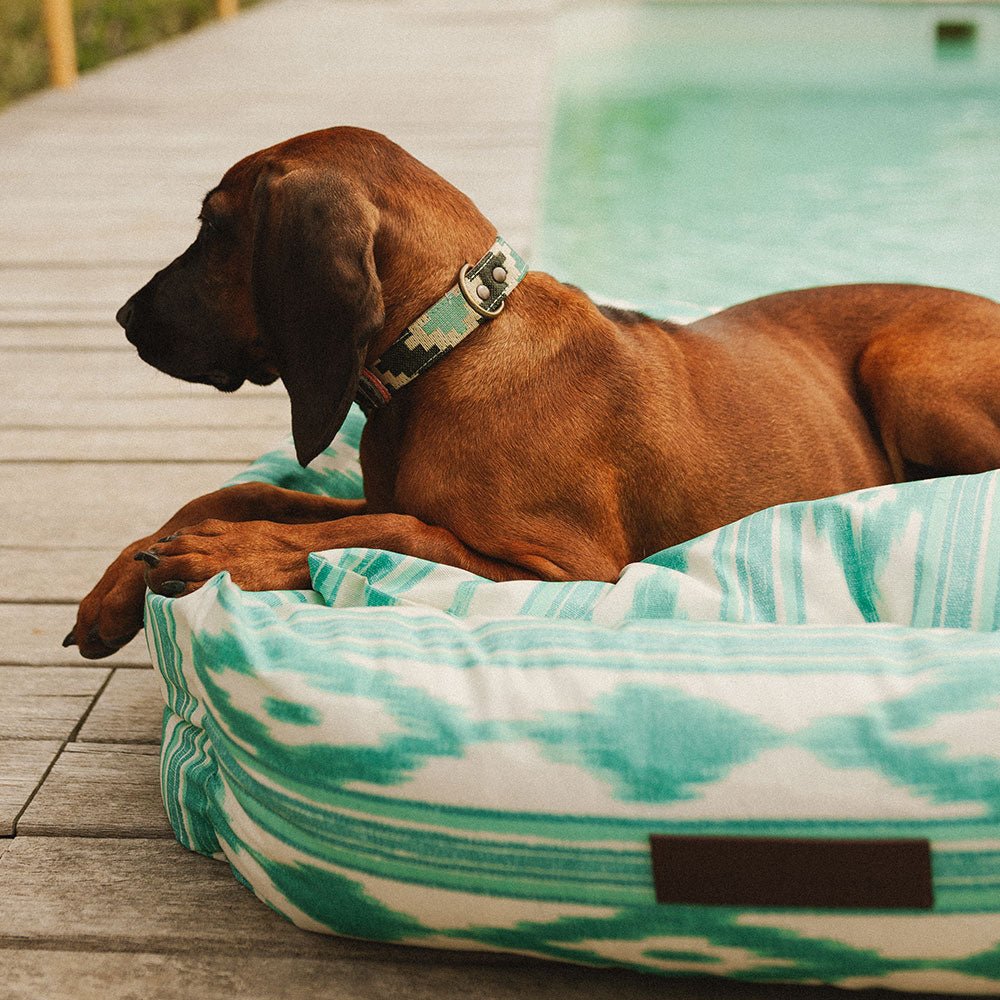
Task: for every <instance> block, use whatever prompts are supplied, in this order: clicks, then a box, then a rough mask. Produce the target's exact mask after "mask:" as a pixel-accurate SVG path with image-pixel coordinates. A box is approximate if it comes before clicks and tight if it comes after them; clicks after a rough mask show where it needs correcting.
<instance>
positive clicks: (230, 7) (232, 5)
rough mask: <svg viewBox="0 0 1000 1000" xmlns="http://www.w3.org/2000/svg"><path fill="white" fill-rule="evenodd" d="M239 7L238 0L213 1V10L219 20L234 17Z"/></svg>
mask: <svg viewBox="0 0 1000 1000" xmlns="http://www.w3.org/2000/svg"><path fill="white" fill-rule="evenodd" d="M239 7H240V2H239V0H215V9H216V10H217V11H218V13H219V17H221V18H227V17H235V16H236V12H237V11H238V10H239Z"/></svg>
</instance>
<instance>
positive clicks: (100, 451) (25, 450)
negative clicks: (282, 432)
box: [0, 427, 275, 464]
mask: <svg viewBox="0 0 1000 1000" xmlns="http://www.w3.org/2000/svg"><path fill="white" fill-rule="evenodd" d="M274 437H275V435H274V430H273V429H271V428H261V427H252V428H244V427H214V428H212V429H211V430H209V431H205V430H204V429H200V430H194V429H191V428H157V429H155V430H146V429H143V428H129V429H125V428H94V427H80V428H67V427H44V428H33V429H31V430H21V429H13V430H11V429H6V428H2V427H0V462H52V461H56V462H81V461H86V460H97V461H101V460H107V459H109V458H110V459H113V460H114V461H116V462H127V461H136V462H149V461H159V462H205V461H216V462H242V463H244V464H246V463H248V462H250V461H252V460H253V459H254V458H256V457H257V456H258V455H260V454H261V453H262V452H264V451H267V450H268V449H269V448H271V447H272V446H273V445H274V443H275V441H274Z"/></svg>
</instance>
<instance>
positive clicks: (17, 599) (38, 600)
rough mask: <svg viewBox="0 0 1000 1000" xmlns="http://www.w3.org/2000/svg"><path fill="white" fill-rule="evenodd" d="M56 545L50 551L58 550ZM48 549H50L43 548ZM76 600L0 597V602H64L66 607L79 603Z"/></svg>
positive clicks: (67, 598) (66, 598)
mask: <svg viewBox="0 0 1000 1000" xmlns="http://www.w3.org/2000/svg"><path fill="white" fill-rule="evenodd" d="M58 548H59V547H58V546H55V547H54V549H53V550H52V551H58ZM45 551H50V550H45ZM79 603H80V602H79V601H77V600H73V599H72V598H70V597H18V598H16V599H15V598H11V597H0V604H64V605H66V606H68V607H71V606H74V605H77V604H79Z"/></svg>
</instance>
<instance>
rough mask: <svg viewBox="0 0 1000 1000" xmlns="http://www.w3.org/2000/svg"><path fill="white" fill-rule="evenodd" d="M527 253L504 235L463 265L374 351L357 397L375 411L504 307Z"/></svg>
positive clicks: (368, 410) (364, 406)
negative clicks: (440, 292) (429, 303)
mask: <svg viewBox="0 0 1000 1000" xmlns="http://www.w3.org/2000/svg"><path fill="white" fill-rule="evenodd" d="M526 273H527V265H526V264H525V262H524V260H523V258H522V257H521V256H520V255H519V254H518V253H517V251H516V250H514V249H513V248H512V247H511V246H510V245H509V244H508V243H507V242H506V240H504V239H503V237H501V236H497V237H496V239H495V240H494V241H493V245H492V246H491V247H490V248H489V250H487V252H486V253H485V254H484V255H483V256H482V257H480V258H479V260H478V261H476V263H474V264H466V265H463V266H462V268H461V269H460V270H459V273H458V275H457V276H456V278H455V282H454V284H453V285H452V286H451V288H450V289H449V290H448V291H447V292H445V294H444V295H443V296H441V297H440V298H439V299H438V300H437V301H436V302H435V303H434V304H433V305H432V306H431V307H430V308H429V309H427V310H425V311H424V312H423V313H422V314H421V315H420V316H418V317H417V318H416V319H415V320H413V321H412V322H410V323H409V325H408V326H407V327H406V328H405V329H404V330H403V332H402V333H401V334H400V335H399V336H397V337H396V338H395V339H394V340H393V341H392V343H390V344H389V345H388V346H382V345H379V347H378V349H377V354H376V355H375V356H374V357H373V356H372V355H373V354H374V353H375V352H373V351H370V352H369V357H368V359H367V360H366V364H365V367H364V368H363V370H362V372H361V378H360V381H359V383H358V393H357V402H358V404H359V405H360V406H361V408H362V409H363V410H364V411H365V413H366V414H367V415H368V416H370V415H371V414H372V413H373V412H374V411H375V410H377V409H379V408H380V407H382V406H384V405H385V404H386V403H388V402H389V401H390V399H391V398H392V395H393V393H395V392H396V391H398V390H399V389H402V388H403V386H405V385H408V384H409V383H410V382H412V381H413V380H414V379H416V378H417V377H418V376H419V375H421V374H422V373H423V372H424V371H426V370H427V369H428V368H430V367H431V366H432V365H434V364H436V363H437V362H438V361H440V360H441V359H442V358H443V357H444V356H445V355H446V354H448V353H449V352H450V351H451V350H452V349H453V348H454V347H456V346H458V344H459V343H461V342H462V341H463V340H464V339H465V338H466V337H467V336H469V334H471V333H473V332H474V331H475V330H477V329H478V328H479V326H480V325H481V324H483V323H486V322H489V321H491V320H493V319H494V318H495V317H497V316H499V315H500V313H501V312H502V310H503V308H504V306H505V304H506V300H507V296H508V295H509V294H510V293H511V292H512V291H513V290H514V288H515V287H516V286H517V285H518V283H519V282H520V281H521V279H522V278H523V277H524V275H525V274H526Z"/></svg>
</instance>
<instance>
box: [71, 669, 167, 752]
mask: <svg viewBox="0 0 1000 1000" xmlns="http://www.w3.org/2000/svg"><path fill="white" fill-rule="evenodd" d="M162 726H163V694H162V692H161V690H160V681H159V677H158V676H157V674H156V672H155V671H153V670H116V671H115V672H114V674H113V675H112V677H111V680H110V681H108V685H107V687H106V688H105V689H104V690H103V691H102V692H101V696H100V698H98V699H97V703H96V704H95V705H94V707H93V708H92V709H91V711H90V715H88V716H87V721H86V722H85V723H84V724H83V728H82V729H81V730H80V734H79V737H78V739H79V740H80V741H81V742H84V743H148V744H156V743H159V742H160V736H161V730H162Z"/></svg>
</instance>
